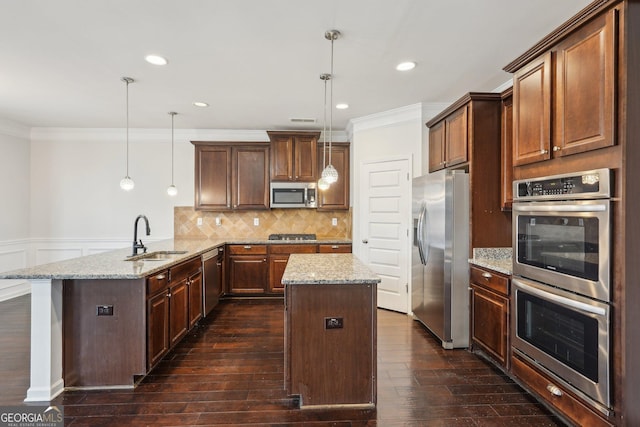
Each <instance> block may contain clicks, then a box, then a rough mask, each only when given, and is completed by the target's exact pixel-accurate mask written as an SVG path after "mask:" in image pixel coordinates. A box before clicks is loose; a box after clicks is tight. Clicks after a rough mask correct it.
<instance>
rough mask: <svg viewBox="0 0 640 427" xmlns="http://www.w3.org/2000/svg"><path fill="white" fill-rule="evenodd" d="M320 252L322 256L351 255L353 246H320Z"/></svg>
mask: <svg viewBox="0 0 640 427" xmlns="http://www.w3.org/2000/svg"><path fill="white" fill-rule="evenodd" d="M318 252H320V253H321V254H329V253H336V254H350V253H351V245H328V244H326V245H318Z"/></svg>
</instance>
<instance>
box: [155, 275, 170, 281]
mask: <svg viewBox="0 0 640 427" xmlns="http://www.w3.org/2000/svg"><path fill="white" fill-rule="evenodd" d="M166 277H167V276H165V275H164V274H158V275H157V276H156V279H158V280H164V279H165V278H166Z"/></svg>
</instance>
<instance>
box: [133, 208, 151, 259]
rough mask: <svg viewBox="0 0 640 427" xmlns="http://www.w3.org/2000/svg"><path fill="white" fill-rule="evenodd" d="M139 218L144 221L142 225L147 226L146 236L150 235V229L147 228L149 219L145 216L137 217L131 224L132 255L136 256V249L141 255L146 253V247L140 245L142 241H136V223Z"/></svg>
mask: <svg viewBox="0 0 640 427" xmlns="http://www.w3.org/2000/svg"><path fill="white" fill-rule="evenodd" d="M140 218H142V219H144V223H145V224H146V226H147V236H148V235H150V234H151V228H149V219H148V218H147V217H146V216H145V215H138V217H137V218H136V221H135V222H134V223H133V255H137V254H138V249H142V252H143V253H144V252H147V247H146V246H145V245H143V244H142V239H140V240H139V241H138V221H139V220H140ZM133 255H132V256H133Z"/></svg>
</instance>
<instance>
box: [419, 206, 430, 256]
mask: <svg viewBox="0 0 640 427" xmlns="http://www.w3.org/2000/svg"><path fill="white" fill-rule="evenodd" d="M426 221H427V206H426V204H423V205H422V208H421V209H420V217H419V219H418V249H419V251H420V260H421V261H422V264H423V265H427V261H428V259H429V251H428V249H427V246H426V242H425V240H424V227H425V222H426Z"/></svg>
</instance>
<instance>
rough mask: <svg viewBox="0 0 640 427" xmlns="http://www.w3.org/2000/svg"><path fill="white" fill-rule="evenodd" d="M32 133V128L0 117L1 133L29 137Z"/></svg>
mask: <svg viewBox="0 0 640 427" xmlns="http://www.w3.org/2000/svg"><path fill="white" fill-rule="evenodd" d="M30 133H31V129H30V128H29V127H27V126H25V125H23V124H20V123H18V122H12V121H11V120H6V119H0V134H2V135H7V136H14V137H16V138H24V139H29V138H30V136H31V134H30Z"/></svg>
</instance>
